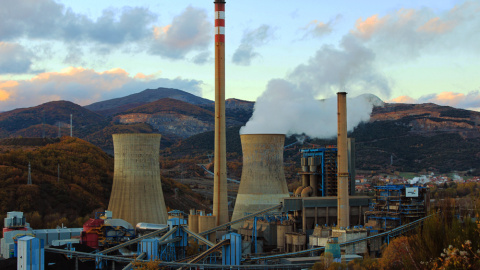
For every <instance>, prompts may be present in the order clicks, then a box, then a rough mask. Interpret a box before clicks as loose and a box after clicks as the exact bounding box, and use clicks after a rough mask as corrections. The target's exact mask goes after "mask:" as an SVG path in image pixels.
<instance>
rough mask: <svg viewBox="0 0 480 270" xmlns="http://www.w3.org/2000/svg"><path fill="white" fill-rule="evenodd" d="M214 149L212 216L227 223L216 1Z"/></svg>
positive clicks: (221, 9) (218, 7) (218, 0)
mask: <svg viewBox="0 0 480 270" xmlns="http://www.w3.org/2000/svg"><path fill="white" fill-rule="evenodd" d="M214 3H215V149H214V164H215V165H214V166H215V167H214V180H213V215H214V216H216V217H217V219H216V225H217V226H219V225H222V224H224V223H227V222H228V221H229V220H228V200H227V157H226V148H227V143H226V138H225V1H224V0H215V2H214Z"/></svg>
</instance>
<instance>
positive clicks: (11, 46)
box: [0, 42, 33, 74]
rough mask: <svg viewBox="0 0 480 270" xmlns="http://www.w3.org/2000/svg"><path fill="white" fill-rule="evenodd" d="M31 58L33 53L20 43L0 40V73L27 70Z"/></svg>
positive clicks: (30, 63) (28, 69) (24, 71)
mask: <svg viewBox="0 0 480 270" xmlns="http://www.w3.org/2000/svg"><path fill="white" fill-rule="evenodd" d="M32 58H33V54H32V53H31V52H30V51H27V50H26V49H25V48H24V47H23V46H21V45H20V44H16V43H6V42H0V74H13V73H26V72H29V71H30V68H31V66H32Z"/></svg>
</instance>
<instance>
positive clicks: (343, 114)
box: [337, 92, 350, 228]
mask: <svg viewBox="0 0 480 270" xmlns="http://www.w3.org/2000/svg"><path fill="white" fill-rule="evenodd" d="M337 114H338V116H337V120H338V137H337V149H338V150H337V151H338V152H337V160H338V177H337V179H338V180H337V181H338V194H337V198H338V199H337V200H338V207H337V209H338V214H337V217H338V220H337V224H338V226H339V227H343V228H346V227H348V226H350V220H349V218H350V209H349V205H348V203H349V201H348V149H347V93H345V92H338V93H337Z"/></svg>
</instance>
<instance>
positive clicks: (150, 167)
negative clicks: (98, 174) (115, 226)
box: [108, 134, 167, 226]
mask: <svg viewBox="0 0 480 270" xmlns="http://www.w3.org/2000/svg"><path fill="white" fill-rule="evenodd" d="M112 136H113V149H114V155H115V167H114V175H113V186H112V193H111V196H110V203H109V204H108V210H110V211H112V215H113V217H114V218H121V219H124V220H125V221H127V222H129V223H130V224H132V225H133V226H135V224H137V223H140V222H145V223H155V224H166V223H167V208H166V207H165V200H164V198H163V191H162V183H161V180H160V168H159V164H158V158H159V156H158V150H159V149H160V138H161V135H160V134H113V135H112Z"/></svg>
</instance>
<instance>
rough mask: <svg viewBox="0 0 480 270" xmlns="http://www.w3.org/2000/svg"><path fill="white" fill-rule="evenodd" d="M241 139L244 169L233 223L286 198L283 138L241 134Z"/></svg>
mask: <svg viewBox="0 0 480 270" xmlns="http://www.w3.org/2000/svg"><path fill="white" fill-rule="evenodd" d="M240 139H241V141H242V152H243V168H242V177H241V181H240V187H239V189H238V195H237V199H236V203H235V208H234V210H233V216H232V220H237V219H240V218H242V217H244V216H245V214H246V213H254V212H258V211H260V210H263V209H265V208H268V207H272V206H275V205H277V204H280V202H281V201H282V199H283V198H285V197H289V194H288V187H287V182H286V180H285V173H284V170H283V147H284V142H285V135H284V134H243V135H240ZM232 227H233V228H239V227H240V225H236V226H235V225H234V226H232Z"/></svg>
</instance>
